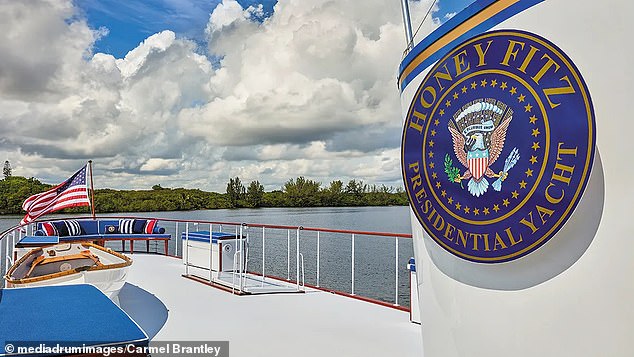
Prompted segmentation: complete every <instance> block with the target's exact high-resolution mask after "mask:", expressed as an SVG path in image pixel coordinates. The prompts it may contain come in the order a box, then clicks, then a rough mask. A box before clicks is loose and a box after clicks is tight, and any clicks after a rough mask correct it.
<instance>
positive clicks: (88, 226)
mask: <svg viewBox="0 0 634 357" xmlns="http://www.w3.org/2000/svg"><path fill="white" fill-rule="evenodd" d="M121 221H123V220H121ZM126 221H129V223H128V224H127V225H128V227H129V230H126V231H122V230H121V227H120V220H118V219H99V220H91V219H89V220H79V221H72V220H67V221H53V222H43V223H38V224H37V227H36V228H37V231H36V232H35V233H34V234H35V235H36V236H45V235H56V236H60V237H67V236H75V239H101V238H105V239H114V238H115V237H112V236H110V235H111V234H115V235H117V236H118V237H120V238H121V237H123V238H134V237H135V235H136V236H138V237H141V236H143V235H149V234H151V235H152V237H155V238H170V237H171V236H170V235H169V234H164V233H165V228H163V227H160V226H159V225H158V221H157V220H154V219H151V220H145V219H130V220H126ZM72 222H77V223H78V224H79V227H80V230H81V233H80V234H79V235H77V234H70V233H77V231H76V225H74V223H72ZM71 225H72V226H74V227H75V228H70V226H71ZM134 225H138V226H139V227H140V228H137V229H133V226H134ZM50 227H54V228H53V230H52V231H51V228H50ZM148 232H150V233H148ZM50 233H54V234H50ZM104 235H107V236H106V237H104ZM63 240H68V239H63Z"/></svg>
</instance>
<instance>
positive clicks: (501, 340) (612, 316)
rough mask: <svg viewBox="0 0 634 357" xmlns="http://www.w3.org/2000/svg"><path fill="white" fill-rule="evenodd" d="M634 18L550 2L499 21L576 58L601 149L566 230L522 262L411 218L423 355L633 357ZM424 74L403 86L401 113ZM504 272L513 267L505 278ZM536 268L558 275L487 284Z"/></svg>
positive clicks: (598, 7) (595, 6) (610, 7)
mask: <svg viewBox="0 0 634 357" xmlns="http://www.w3.org/2000/svg"><path fill="white" fill-rule="evenodd" d="M632 14H634V4H633V3H632V2H625V1H603V2H597V1H572V0H566V1H564V0H550V1H546V2H544V3H541V4H538V5H536V6H534V7H532V8H529V9H528V10H525V11H524V12H522V13H520V14H518V15H516V16H515V17H513V18H511V19H509V20H507V21H505V22H503V23H502V24H500V25H498V26H496V27H495V29H503V28H506V29H520V30H526V31H530V32H533V33H536V34H538V35H540V36H543V37H545V38H547V39H549V40H550V41H551V42H553V43H554V44H555V45H557V46H558V47H559V48H561V49H562V50H563V51H564V52H565V53H566V54H567V55H568V56H569V57H570V58H571V59H572V61H573V62H574V63H575V65H576V66H577V68H578V69H579V71H580V72H581V75H582V76H583V78H584V80H585V81H586V84H587V87H588V88H589V91H590V95H591V98H592V103H593V105H594V112H595V116H596V125H597V141H596V142H597V148H598V151H599V155H597V156H595V166H594V168H593V173H592V176H591V178H590V183H589V185H588V187H587V189H586V193H585V194H584V197H583V198H582V200H581V202H580V204H579V207H578V209H577V210H576V211H575V213H574V214H573V216H572V217H571V218H570V220H569V221H568V222H567V224H566V225H565V226H564V228H563V229H562V230H561V231H560V232H559V233H558V234H557V235H556V236H554V237H553V238H552V239H551V240H550V241H549V242H548V243H546V244H545V245H544V246H543V247H541V248H539V249H538V250H537V251H536V252H534V253H532V254H529V255H528V256H526V257H524V258H521V259H518V260H516V261H514V262H509V263H502V264H493V265H491V264H489V265H485V264H479V263H470V262H467V261H464V260H461V259H459V258H456V257H454V256H453V255H451V254H449V253H448V252H446V251H444V250H443V249H442V248H440V247H439V246H437V245H436V244H435V243H434V242H433V241H432V240H431V239H430V238H429V237H423V235H424V232H423V230H422V227H421V225H420V224H419V223H418V220H417V219H416V216H415V215H413V214H412V215H411V220H412V226H413V234H414V248H415V254H416V265H417V268H418V284H419V289H418V291H419V303H420V306H421V321H422V325H421V328H422V331H423V346H424V356H425V357H454V356H455V357H464V356H477V357H480V356H500V357H508V356H513V357H534V356H557V357H560V356H561V357H564V356H575V357H582V356H587V357H596V356H610V357H620V356H623V357H625V356H632V347H631V341H633V340H634V329H633V328H632V326H634V279H632V272H634V259H633V258H634V236H633V234H632V231H634V214H633V212H634V204H633V203H632V202H634V188H633V184H634V165H632V164H634V160H633V159H632V158H631V157H630V155H632V153H634V138H633V137H632V136H633V134H634V118H632V117H633V116H634V115H633V114H632V110H631V109H630V108H631V107H632V104H634V99H633V98H631V97H632V95H633V94H634V89H633V88H634V73H633V72H634V70H633V69H632V68H633V66H634V51H633V50H632V48H631V46H632V45H634V41H632V36H634V25H633V23H634V21H633V20H632ZM425 74H426V72H424V73H421V74H420V75H419V76H418V77H417V78H416V79H415V80H414V81H413V82H412V83H410V84H409V85H408V87H407V88H406V89H405V91H404V92H403V94H402V103H403V112H404V115H403V117H405V115H406V113H407V109H408V107H409V104H410V102H411V100H412V98H413V95H414V93H415V92H416V89H417V88H418V85H419V84H420V83H421V81H422V79H423V78H424V76H425ZM602 200H603V209H602V216H601V217H600V222H599V221H598V220H597V217H596V208H597V207H599V214H600V213H601V210H600V206H599V205H600V203H601V201H602ZM593 208H594V210H593ZM597 225H598V230H597V231H596V235H594V237H593V239H591V242H590V244H589V246H588V245H587V244H585V246H584V247H577V248H578V249H579V250H580V251H581V256H580V257H575V258H574V259H575V260H576V262H571V264H570V265H571V266H569V267H567V268H566V267H564V268H563V269H565V270H564V271H563V272H562V271H557V269H560V270H561V269H562V267H561V260H562V259H567V258H570V256H567V255H566V251H569V250H570V249H569V248H570V244H572V245H573V246H574V245H575V244H577V242H578V241H579V239H578V237H579V236H580V235H583V233H584V232H586V233H587V232H588V231H590V230H591V231H594V230H595V229H596V227H597ZM421 243H423V244H421ZM586 243H587V242H586ZM579 244H583V242H580V243H579ZM586 248H587V249H586ZM564 265H565V264H564ZM505 270H507V271H509V273H507V275H506V276H504V275H500V273H501V272H502V273H501V274H503V273H504V271H505ZM532 270H535V271H539V270H542V271H543V270H546V271H548V270H550V271H552V272H554V277H550V278H548V279H547V280H545V281H543V282H541V283H538V284H536V285H531V286H529V287H526V288H521V289H500V288H496V287H495V286H499V284H500V282H499V281H488V282H487V281H486V280H487V279H489V280H499V279H500V276H504V277H503V278H504V279H513V277H514V276H517V277H518V279H529V278H531V277H533V278H534V277H535V274H536V273H534V272H532ZM487 283H488V284H487ZM528 285H530V284H528ZM492 286H493V287H492Z"/></svg>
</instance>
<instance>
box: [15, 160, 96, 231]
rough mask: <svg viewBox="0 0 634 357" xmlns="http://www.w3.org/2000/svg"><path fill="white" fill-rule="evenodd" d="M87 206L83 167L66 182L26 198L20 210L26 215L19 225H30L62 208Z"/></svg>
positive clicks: (84, 168) (88, 202)
mask: <svg viewBox="0 0 634 357" xmlns="http://www.w3.org/2000/svg"><path fill="white" fill-rule="evenodd" d="M89 205H90V200H89V199H88V186H87V184H86V166H84V167H82V168H81V169H80V170H79V171H77V172H75V174H74V175H73V176H71V177H70V178H69V179H68V180H66V181H64V182H62V183H60V184H59V185H57V186H55V187H53V188H51V189H50V190H48V191H46V192H42V193H38V194H36V195H33V196H31V197H29V198H27V199H26V201H24V203H23V204H22V209H23V210H25V211H26V215H25V216H24V218H22V221H20V224H21V225H24V224H27V223H30V222H32V221H34V220H36V219H38V218H40V217H41V216H43V215H45V214H47V213H51V212H55V211H59V210H61V209H63V208H68V207H78V206H89Z"/></svg>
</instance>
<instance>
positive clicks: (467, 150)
mask: <svg viewBox="0 0 634 357" xmlns="http://www.w3.org/2000/svg"><path fill="white" fill-rule="evenodd" d="M512 119H513V111H512V109H510V108H508V107H507V106H506V105H505V104H504V103H502V102H500V101H497V100H495V99H481V100H476V101H473V102H471V103H468V104H466V105H465V106H464V107H462V109H461V110H459V111H458V112H457V113H456V115H455V116H454V120H453V121H450V122H449V125H448V128H449V132H450V133H451V137H452V139H453V150H454V153H455V154H456V157H457V158H458V161H460V163H461V164H462V165H463V166H465V167H466V168H467V170H466V171H465V172H464V173H463V174H462V175H457V176H456V177H455V178H454V181H455V182H457V183H460V182H461V181H462V180H467V179H470V180H469V182H468V184H467V188H468V190H469V192H470V193H471V194H472V195H473V196H475V197H479V196H481V195H483V194H484V193H485V192H487V189H488V188H489V181H487V179H486V177H489V178H498V180H497V181H496V182H494V185H493V187H494V189H495V190H496V191H500V189H501V182H502V181H504V180H505V179H506V177H507V176H508V173H507V172H508V170H510V168H511V167H512V166H514V165H515V162H517V160H518V159H519V154H518V152H517V149H513V150H512V152H511V154H510V155H509V157H508V158H507V160H506V163H505V167H504V170H502V171H500V172H499V173H495V172H494V171H493V170H492V169H491V165H493V164H494V163H495V161H496V160H497V159H498V158H499V157H500V154H502V150H503V149H504V141H505V140H506V132H507V130H508V127H509V124H510V123H511V120H512ZM485 176H486V177H485Z"/></svg>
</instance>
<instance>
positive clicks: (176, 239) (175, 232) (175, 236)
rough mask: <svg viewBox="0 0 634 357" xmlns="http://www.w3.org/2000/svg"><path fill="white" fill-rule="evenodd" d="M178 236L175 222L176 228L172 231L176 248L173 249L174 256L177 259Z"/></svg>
mask: <svg viewBox="0 0 634 357" xmlns="http://www.w3.org/2000/svg"><path fill="white" fill-rule="evenodd" d="M179 236H180V234H178V221H176V228H175V229H174V240H175V241H176V247H175V249H174V255H176V256H177V257H178V237H179Z"/></svg>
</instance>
